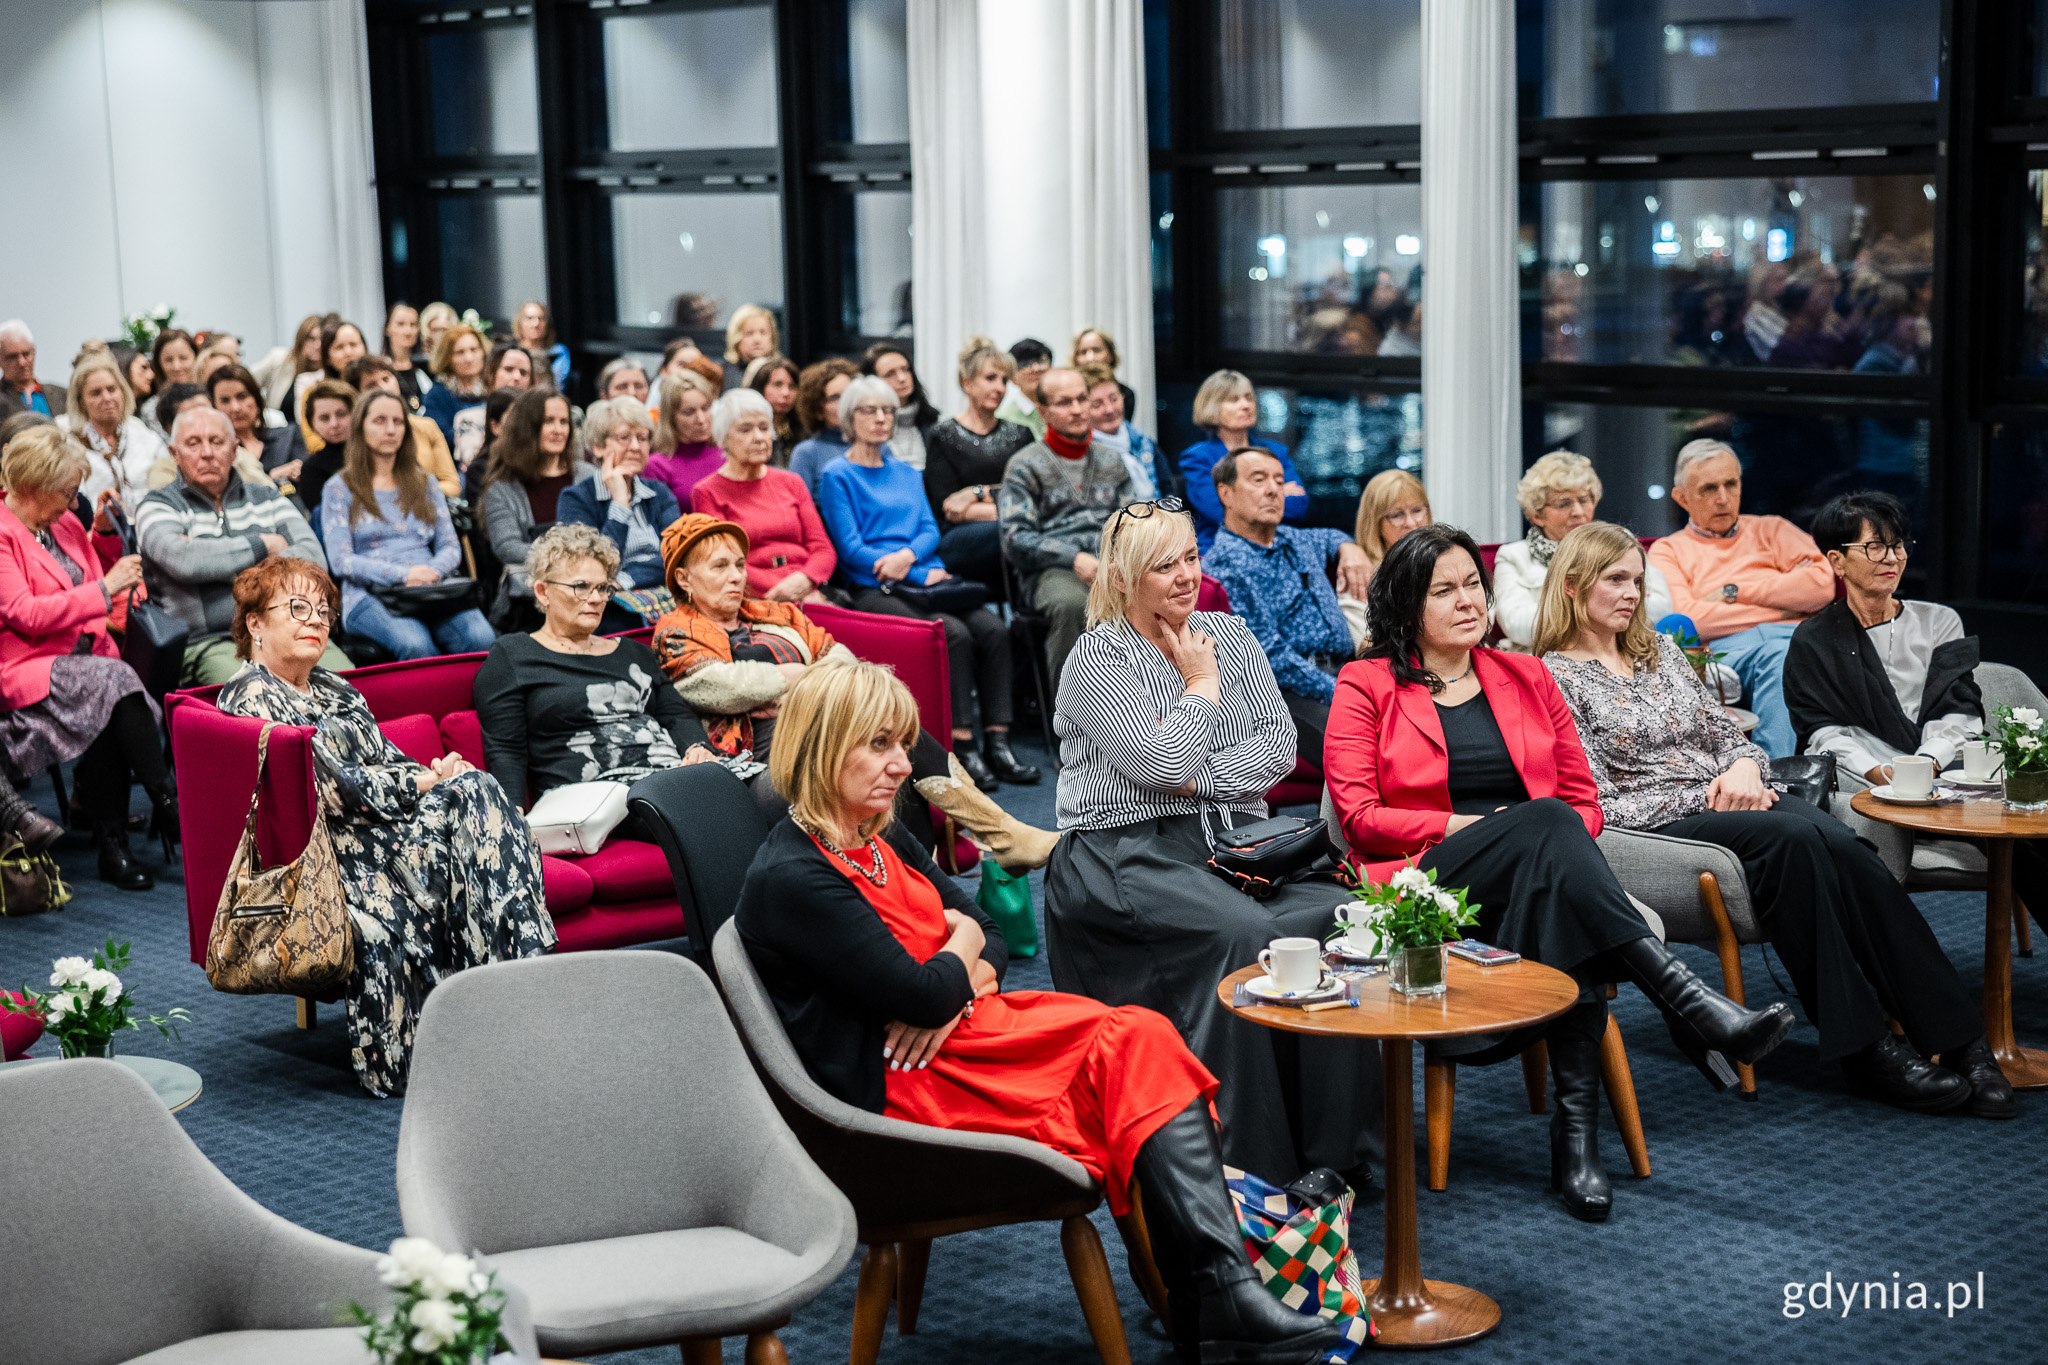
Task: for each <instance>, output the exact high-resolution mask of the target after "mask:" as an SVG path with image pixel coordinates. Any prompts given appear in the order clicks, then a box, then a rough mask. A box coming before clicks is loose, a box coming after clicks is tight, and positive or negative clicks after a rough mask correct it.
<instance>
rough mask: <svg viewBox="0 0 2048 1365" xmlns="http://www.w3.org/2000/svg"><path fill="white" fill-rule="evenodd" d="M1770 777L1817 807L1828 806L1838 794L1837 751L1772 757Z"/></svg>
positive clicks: (1822, 809) (1824, 808)
mask: <svg viewBox="0 0 2048 1365" xmlns="http://www.w3.org/2000/svg"><path fill="white" fill-rule="evenodd" d="M1770 780H1771V781H1772V782H1773V783H1775V784H1777V785H1778V786H1781V787H1783V788H1784V789H1785V790H1786V792H1788V793H1789V794H1791V795H1793V796H1796V797H1798V798H1799V799H1800V800H1802V801H1804V802H1806V804H1808V805H1809V806H1812V807H1813V808H1814V809H1815V810H1821V811H1824V810H1826V809H1827V808H1828V799H1829V798H1830V797H1832V796H1833V795H1834V794H1835V756H1834V755H1833V754H1793V755H1791V756H1790V757H1789V758H1774V759H1772V760H1771V776H1770Z"/></svg>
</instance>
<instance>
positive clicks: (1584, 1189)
mask: <svg viewBox="0 0 2048 1365" xmlns="http://www.w3.org/2000/svg"><path fill="white" fill-rule="evenodd" d="M1606 1027H1607V1002H1606V1001H1605V1000H1592V1001H1581V1002H1580V1003H1579V1004H1578V1005H1577V1006H1575V1007H1574V1008H1573V1009H1572V1010H1571V1011H1570V1012H1569V1013H1567V1014H1566V1015H1564V1016H1563V1017H1562V1018H1560V1019H1559V1020H1557V1022H1555V1023H1554V1024H1552V1025H1551V1026H1550V1032H1549V1045H1550V1046H1549V1051H1550V1076H1551V1080H1552V1082H1553V1083H1554V1084H1555V1085H1556V1087H1557V1112H1556V1113H1554V1114H1552V1115H1551V1116H1550V1188H1551V1189H1553V1190H1555V1191H1556V1192H1557V1193H1558V1194H1560V1195H1562V1196H1564V1207H1565V1211H1566V1212H1568V1213H1570V1214H1571V1216H1572V1217H1574V1218H1576V1219H1578V1220H1579V1221H1580V1222H1582V1223H1604V1222H1606V1221H1607V1215H1608V1213H1609V1212H1610V1211H1611V1210H1612V1209H1613V1207H1614V1191H1613V1187H1612V1186H1611V1185H1609V1184H1608V1181H1607V1172H1606V1170H1605V1169H1603V1168H1602V1167H1601V1165H1600V1035H1601V1033H1602V1032H1603V1031H1605V1029H1606Z"/></svg>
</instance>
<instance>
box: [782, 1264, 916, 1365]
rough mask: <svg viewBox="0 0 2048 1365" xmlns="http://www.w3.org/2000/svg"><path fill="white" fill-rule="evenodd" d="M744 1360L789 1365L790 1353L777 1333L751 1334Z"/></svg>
mask: <svg viewBox="0 0 2048 1365" xmlns="http://www.w3.org/2000/svg"><path fill="white" fill-rule="evenodd" d="M927 1245H929V1244H927ZM743 1359H744V1360H745V1362H746V1365H789V1352H787V1351H785V1350H783V1349H782V1338H781V1337H778V1336H776V1335H775V1333H773V1332H749V1333H748V1334H747V1354H746V1355H745V1357H744V1358H743Z"/></svg>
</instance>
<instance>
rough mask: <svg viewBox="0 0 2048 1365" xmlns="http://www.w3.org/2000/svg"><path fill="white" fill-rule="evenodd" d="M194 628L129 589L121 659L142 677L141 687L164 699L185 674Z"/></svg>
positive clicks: (122, 634) (122, 635)
mask: <svg viewBox="0 0 2048 1365" xmlns="http://www.w3.org/2000/svg"><path fill="white" fill-rule="evenodd" d="M191 638H192V630H191V627H189V626H187V625H186V624H185V623H184V622H183V621H181V620H179V619H178V618H177V617H175V616H173V615H171V614H170V613H169V612H167V611H165V610H164V609H163V608H162V607H160V606H158V605H157V604H156V603H154V602H138V601H136V600H135V590H134V589H133V588H130V589H129V590H128V625H127V627H126V629H124V630H123V631H122V632H121V658H122V660H123V661H124V662H125V663H126V664H127V665H128V666H129V667H130V668H132V669H134V670H135V675H136V676H137V677H139V678H141V679H142V690H143V691H145V692H147V693H149V695H150V696H152V697H155V698H157V699H158V700H159V701H161V700H162V699H163V697H164V694H165V693H167V692H174V691H176V690H177V688H178V684H179V682H181V681H182V680H183V678H184V673H185V646H186V644H187V643H188V642H189V641H190V640H191Z"/></svg>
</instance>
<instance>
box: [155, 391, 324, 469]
mask: <svg viewBox="0 0 2048 1365" xmlns="http://www.w3.org/2000/svg"><path fill="white" fill-rule="evenodd" d="M321 382H322V383H326V384H332V385H336V386H339V385H340V384H341V381H340V380H323V381H321ZM314 387H315V388H317V387H319V386H318V385H315V386H314ZM330 391H331V390H330ZM309 392H310V391H309ZM349 396H350V398H351V400H353V398H354V394H353V392H351V394H350V395H349ZM206 399H207V401H208V402H209V403H211V404H212V405H213V407H214V410H215V411H216V412H219V413H220V414H221V415H222V416H224V417H226V418H227V419H228V422H229V424H230V425H231V426H232V427H233V428H234V433H235V441H234V444H235V459H236V461H237V462H238V463H243V465H244V468H246V467H247V466H248V465H249V464H253V465H254V466H255V469H256V472H258V473H260V474H263V475H265V476H267V477H268V478H269V479H270V480H271V481H272V482H273V483H289V482H291V481H292V480H293V479H295V478H297V477H298V473H299V467H300V464H301V463H302V462H303V461H304V460H305V458H306V442H305V440H304V439H303V438H302V437H301V436H300V434H299V428H298V427H297V425H295V424H293V423H289V422H288V423H286V424H285V425H283V426H281V427H273V426H265V425H264V421H263V389H262V388H261V386H259V385H258V384H257V382H256V376H255V375H253V374H250V373H249V372H248V371H247V370H245V369H243V368H242V367H241V365H239V364H228V365H223V366H221V367H220V368H219V369H217V370H215V371H214V372H213V373H212V374H211V375H209V376H208V377H207V380H206ZM171 444H172V445H173V446H175V445H176V444H177V439H176V437H175V436H173V437H172V441H171ZM176 453H177V452H176V451H175V450H173V452H172V454H173V455H175V454H176ZM244 462H246V463H244Z"/></svg>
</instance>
